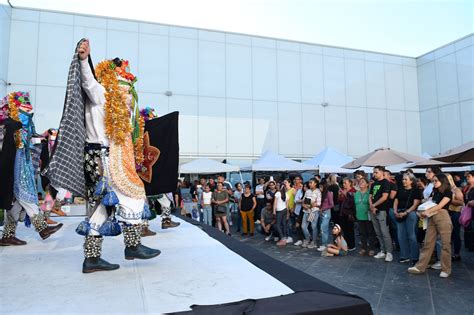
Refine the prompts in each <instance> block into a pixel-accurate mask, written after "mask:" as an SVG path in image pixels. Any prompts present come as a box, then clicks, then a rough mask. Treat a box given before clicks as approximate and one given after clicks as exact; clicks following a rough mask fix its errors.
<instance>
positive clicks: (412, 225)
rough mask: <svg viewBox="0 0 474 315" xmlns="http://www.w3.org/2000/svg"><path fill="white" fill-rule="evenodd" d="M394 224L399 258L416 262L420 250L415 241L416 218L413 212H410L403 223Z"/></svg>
mask: <svg viewBox="0 0 474 315" xmlns="http://www.w3.org/2000/svg"><path fill="white" fill-rule="evenodd" d="M396 222H397V236H398V243H399V244H400V258H409V259H411V260H412V261H413V260H418V257H419V256H420V249H419V247H418V241H417V239H416V227H417V224H418V216H417V215H416V213H415V211H412V212H410V213H409V214H408V215H407V217H406V219H405V220H404V221H402V222H398V221H396Z"/></svg>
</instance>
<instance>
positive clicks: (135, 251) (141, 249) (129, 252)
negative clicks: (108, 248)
mask: <svg viewBox="0 0 474 315" xmlns="http://www.w3.org/2000/svg"><path fill="white" fill-rule="evenodd" d="M159 254H161V251H160V250H158V249H153V248H149V247H146V246H145V245H142V244H138V245H137V246H132V247H125V259H127V260H133V259H135V258H136V259H150V258H153V257H156V256H158V255H159Z"/></svg>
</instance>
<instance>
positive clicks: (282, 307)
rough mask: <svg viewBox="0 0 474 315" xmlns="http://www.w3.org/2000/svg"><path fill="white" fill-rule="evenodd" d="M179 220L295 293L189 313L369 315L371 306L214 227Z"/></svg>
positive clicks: (202, 307) (193, 221) (194, 307)
mask: <svg viewBox="0 0 474 315" xmlns="http://www.w3.org/2000/svg"><path fill="white" fill-rule="evenodd" d="M179 217H180V218H181V219H183V220H185V221H186V222H188V223H190V224H193V225H196V226H199V227H200V228H201V229H202V230H204V231H205V232H206V233H207V234H208V235H209V236H210V237H212V238H214V239H216V240H217V241H219V242H221V243H222V244H223V245H224V246H226V247H227V248H229V249H230V250H232V251H233V252H235V253H236V254H238V255H240V256H242V257H243V258H245V259H246V260H248V261H249V262H250V263H252V264H254V265H255V266H257V267H258V268H260V269H262V270H263V271H265V272H266V273H268V274H269V275H271V276H272V277H274V278H276V279H277V280H278V281H280V282H282V283H283V284H285V285H286V286H288V287H289V288H290V289H292V290H293V291H295V293H293V294H289V295H282V296H277V297H272V298H266V299H257V300H244V301H238V302H233V303H226V304H219V305H202V306H192V309H193V311H189V312H193V313H196V314H243V313H245V314H263V313H265V314H349V313H350V314H372V309H371V307H370V304H369V303H368V302H367V301H365V300H364V299H362V298H361V297H358V296H356V295H352V294H350V293H347V292H345V291H343V290H340V289H338V288H336V287H334V286H332V285H330V284H328V283H326V282H324V281H321V280H319V279H317V278H314V277H312V276H310V275H308V274H307V273H304V272H302V271H300V270H298V269H295V268H293V267H291V266H288V265H287V264H285V263H283V262H281V261H278V260H276V259H273V258H272V257H270V256H268V255H266V254H264V253H262V252H260V251H258V250H257V249H255V248H253V247H250V246H248V245H246V244H243V243H241V242H240V241H238V240H236V239H234V238H232V237H229V236H227V235H225V234H224V233H222V232H220V231H219V230H217V229H215V228H213V227H210V226H206V225H202V224H201V223H199V222H197V221H195V220H193V219H190V218H186V217H183V216H179ZM189 312H181V313H177V314H184V313H189Z"/></svg>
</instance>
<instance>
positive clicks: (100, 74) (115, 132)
mask: <svg viewBox="0 0 474 315" xmlns="http://www.w3.org/2000/svg"><path fill="white" fill-rule="evenodd" d="M116 68H117V67H116V66H115V64H114V63H113V62H112V61H110V60H104V61H102V62H100V63H99V64H98V65H97V67H96V69H95V72H96V75H97V78H98V81H99V83H100V84H101V85H102V86H103V87H104V88H105V106H104V109H105V134H106V135H107V137H108V138H109V140H111V141H113V142H115V143H116V144H123V143H124V141H125V138H126V137H127V136H128V135H130V133H131V131H132V127H131V125H130V116H129V110H128V107H127V104H126V102H125V98H124V97H123V93H122V92H121V90H120V88H119V80H118V78H117V76H116V71H115V69H116Z"/></svg>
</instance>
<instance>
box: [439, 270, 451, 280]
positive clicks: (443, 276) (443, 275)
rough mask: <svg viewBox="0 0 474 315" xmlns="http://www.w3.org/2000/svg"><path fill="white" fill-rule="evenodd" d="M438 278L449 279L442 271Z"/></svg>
mask: <svg viewBox="0 0 474 315" xmlns="http://www.w3.org/2000/svg"><path fill="white" fill-rule="evenodd" d="M439 277H440V278H447V277H449V274H448V273H446V272H444V271H441V273H440V274H439Z"/></svg>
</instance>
